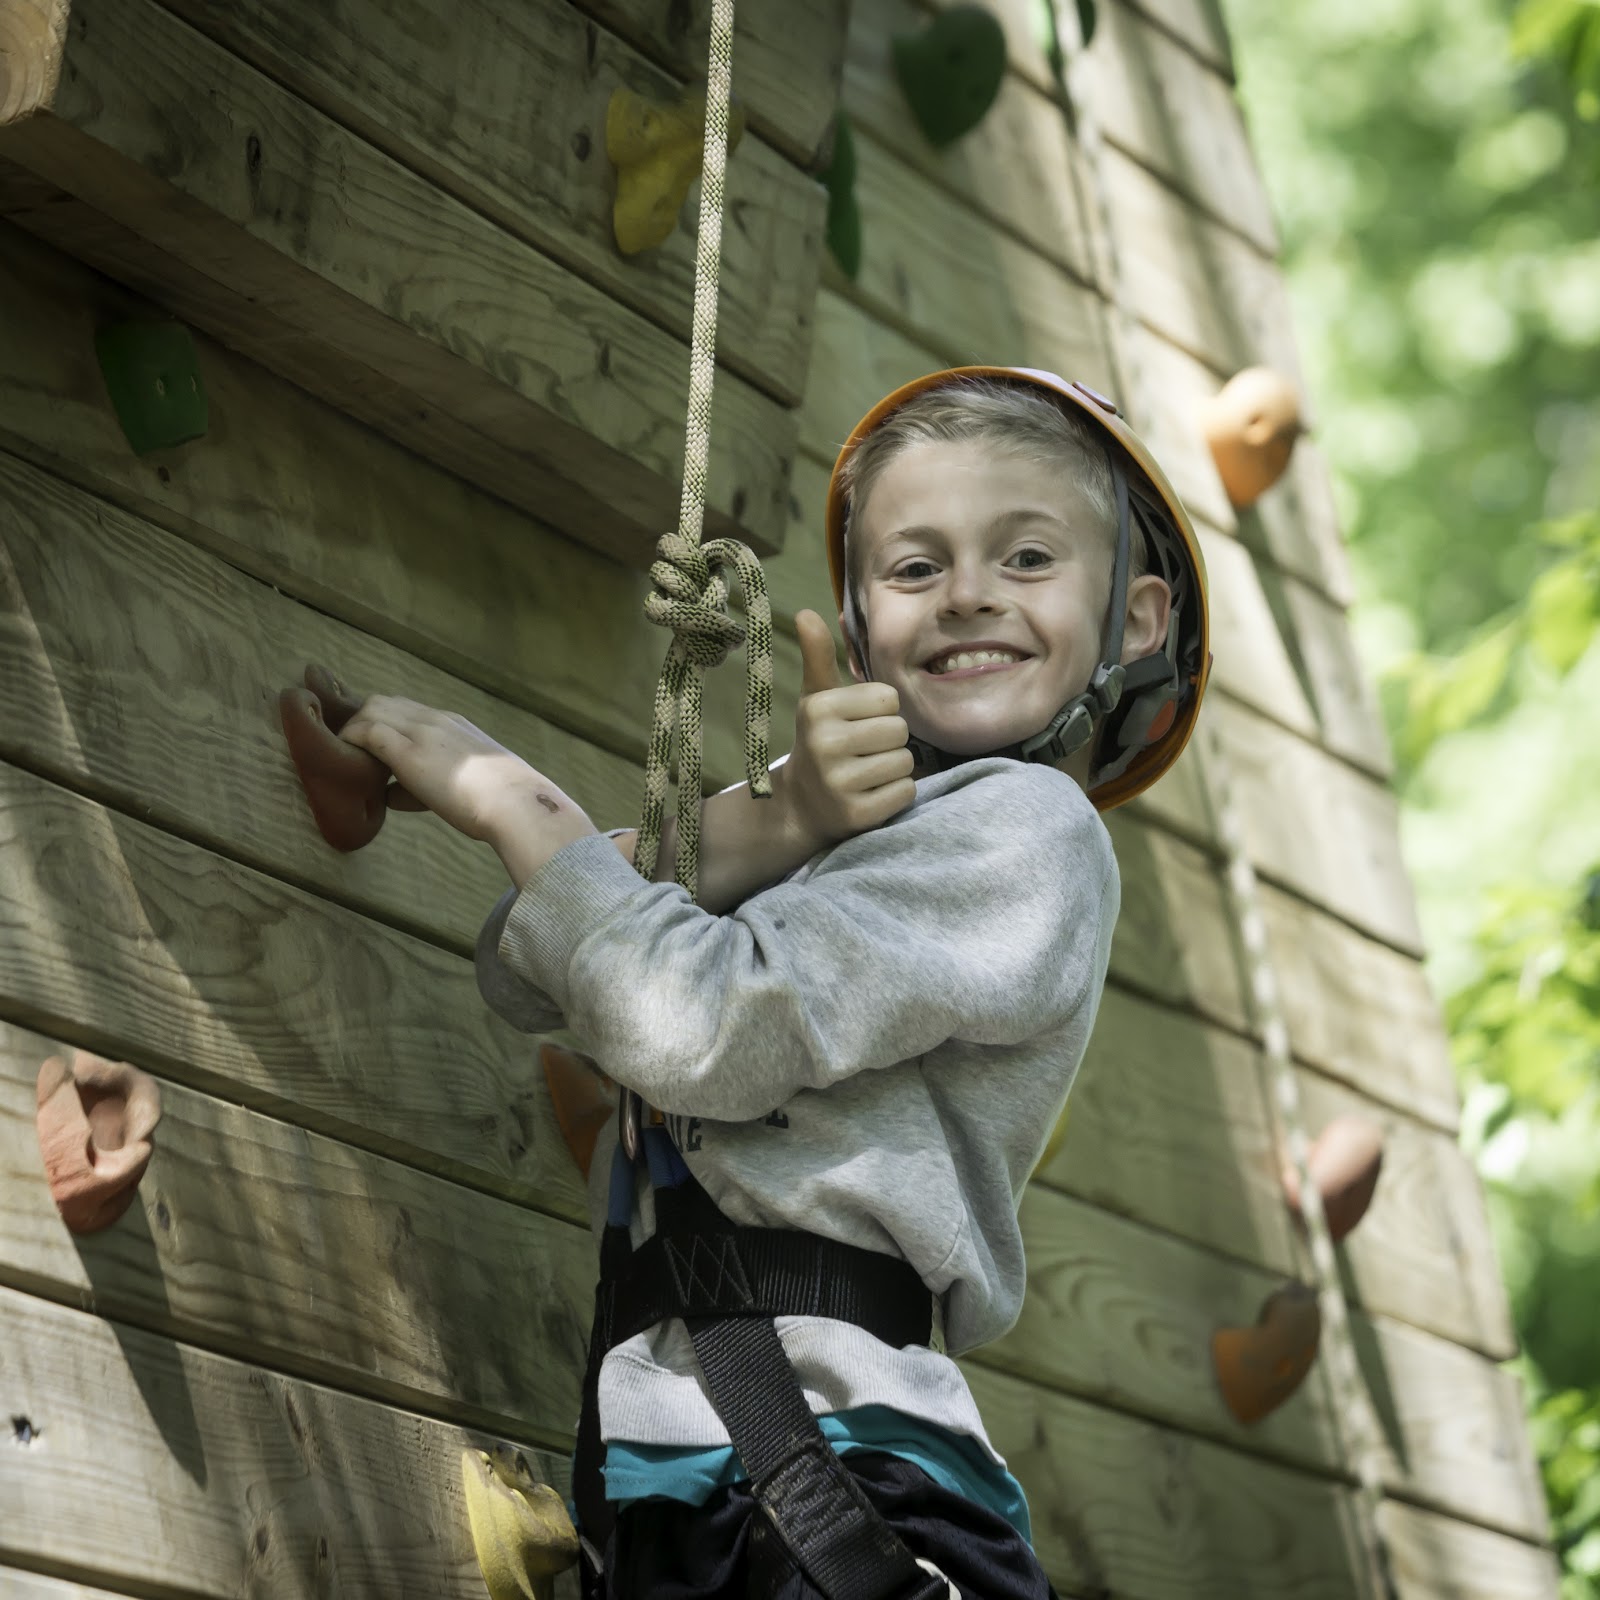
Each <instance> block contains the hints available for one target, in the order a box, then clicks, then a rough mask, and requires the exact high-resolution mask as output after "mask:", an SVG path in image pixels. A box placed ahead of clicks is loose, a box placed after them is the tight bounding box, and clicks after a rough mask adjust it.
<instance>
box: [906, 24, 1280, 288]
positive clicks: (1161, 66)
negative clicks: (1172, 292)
mask: <svg viewBox="0 0 1600 1600" xmlns="http://www.w3.org/2000/svg"><path fill="white" fill-rule="evenodd" d="M929 3H930V4H931V5H933V6H935V7H943V6H948V5H950V4H953V3H954V0H929ZM1058 3H1060V0H1058ZM1157 3H1158V4H1165V0H1157ZM991 9H993V11H994V12H995V14H996V15H997V16H998V17H999V18H1000V21H1001V23H1002V25H1003V26H1004V28H1005V30H1006V47H1007V50H1008V53H1009V55H1010V59H1011V64H1012V66H1013V67H1014V68H1015V70H1016V71H1018V72H1020V73H1021V74H1022V75H1023V76H1024V77H1025V78H1027V79H1028V81H1029V82H1031V83H1032V84H1033V85H1034V86H1035V87H1036V88H1038V89H1041V90H1042V91H1043V92H1044V93H1046V94H1053V93H1054V92H1055V80H1054V78H1053V77H1052V75H1051V72H1050V66H1049V63H1048V61H1047V60H1046V57H1045V45H1044V33H1043V30H1042V29H1041V28H1040V27H1039V19H1038V13H1037V11H1036V10H1035V9H1034V7H1033V6H1032V5H1031V4H1030V0H994V4H993V6H992V8H991ZM1142 10H1143V7H1138V8H1136V7H1134V6H1132V5H1128V4H1124V3H1123V0H1100V3H1099V6H1098V12H1099V19H1100V20H1099V25H1098V27H1097V28H1096V30H1095V38H1094V42H1093V44H1092V45H1091V46H1090V59H1089V63H1088V65H1089V69H1090V70H1089V81H1090V83H1091V84H1092V86H1093V93H1094V96H1095V108H1096V114H1097V115H1098V116H1099V118H1100V122H1101V125H1102V126H1103V127H1104V128H1105V131H1106V137H1107V138H1108V139H1109V140H1110V141H1112V142H1113V143H1115V144H1116V145H1117V146H1118V147H1119V148H1120V149H1122V150H1123V151H1124V152H1126V153H1127V154H1128V155H1130V156H1132V157H1133V158H1134V159H1135V160H1136V161H1140V162H1142V163H1143V164H1144V165H1145V166H1147V167H1148V168H1149V169H1150V170H1151V171H1152V172H1154V173H1155V174H1156V175H1157V176H1158V177H1160V178H1162V179H1163V180H1164V181H1165V182H1167V183H1169V184H1171V185H1172V187H1173V188H1175V189H1177V190H1178V191H1179V192H1181V193H1183V194H1186V195H1187V196H1188V197H1189V198H1190V199H1192V200H1193V201H1195V203H1196V204H1198V205H1201V206H1203V207H1204V208H1205V209H1206V210H1207V211H1208V212H1209V213H1210V214H1211V215H1212V216H1213V217H1215V218H1216V219H1217V220H1218V221H1219V222H1222V223H1225V224H1227V225H1228V226H1229V227H1231V228H1234V229H1236V230H1237V231H1238V232H1239V233H1240V234H1241V235H1242V236H1243V237H1244V238H1246V239H1248V240H1249V241H1250V242H1251V243H1252V244H1253V245H1254V246H1255V247H1256V248H1257V249H1258V250H1260V251H1261V253H1262V254H1263V255H1266V256H1276V255H1277V253H1278V232H1277V226H1276V223H1275V222H1274V219H1273V215H1272V203H1271V200H1270V199H1269V197H1268V195H1267V191H1266V186H1265V185H1264V184H1263V183H1262V181H1261V175H1260V173H1259V171H1258V170H1257V168H1256V161H1255V154H1254V152H1253V151H1252V149H1251V147H1250V136H1249V132H1248V130H1247V129H1246V128H1245V124H1244V114H1243V112H1242V110H1241V109H1240V106H1239V103H1238V101H1237V99H1235V97H1234V93H1233V88H1232V85H1231V84H1230V83H1229V82H1228V81H1227V80H1226V79H1225V78H1224V77H1222V76H1221V75H1219V74H1218V73H1217V72H1216V71H1214V70H1213V69H1212V68H1211V67H1209V66H1207V65H1205V64H1203V63H1202V62H1201V61H1200V60H1199V59H1197V58H1196V56H1195V55H1194V53H1193V52H1192V51H1191V50H1189V49H1186V48H1185V47H1184V46H1183V45H1181V44H1179V43H1178V42H1177V41H1176V40H1175V39H1173V38H1172V37H1171V36H1170V34H1169V33H1168V32H1167V30H1166V29H1165V28H1163V27H1161V26H1159V25H1153V24H1152V23H1151V22H1150V21H1148V20H1147V19H1146V18H1145V16H1143V15H1142V14H1141V12H1142Z"/></svg>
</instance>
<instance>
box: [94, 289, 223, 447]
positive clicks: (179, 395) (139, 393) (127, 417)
mask: <svg viewBox="0 0 1600 1600" xmlns="http://www.w3.org/2000/svg"><path fill="white" fill-rule="evenodd" d="M94 348H95V354H96V355H98V356H99V358H100V372H101V375H102V376H103V377H104V378H105V380H106V390H107V392H108V393H109V394H110V396H111V405H112V408H113V409H114V410H115V411H116V413H117V421H118V422H120V423H121V424H122V431H123V434H124V435H125V436H126V438H127V440H128V443H129V444H130V445H131V446H132V447H133V453H134V454H135V455H139V456H144V455H149V454H150V452H151V451H152V450H170V449H171V448H172V447H173V446H174V445H179V444H185V443H187V442H188V441H189V440H190V439H198V438H200V437H201V436H202V435H203V434H204V433H205V431H206V425H207V420H208V418H207V406H206V391H205V387H204V386H203V385H202V383H201V382H200V362H199V356H198V353H197V351H196V350H195V347H194V338H193V336H192V335H191V334H190V332H189V330H188V329H187V328H186V327H184V325H183V324H182V323H181V322H142V321H129V322H117V323H113V324H111V325H110V326H109V327H106V328H102V329H101V330H100V332H99V333H97V334H96V335H95V341H94Z"/></svg>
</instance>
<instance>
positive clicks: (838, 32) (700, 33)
mask: <svg viewBox="0 0 1600 1600" xmlns="http://www.w3.org/2000/svg"><path fill="white" fill-rule="evenodd" d="M578 8H579V10H581V11H583V12H585V13H587V14H588V15H589V16H591V17H594V18H596V19H597V20H598V21H599V22H601V23H603V24H604V25H605V26H606V27H608V28H611V29H613V30H615V31H616V32H617V33H619V34H621V35H622V36H623V37H624V38H625V39H627V40H628V42H629V43H630V44H632V45H633V46H634V48H635V49H637V50H640V51H642V52H643V53H644V54H645V55H647V56H649V57H650V58H651V59H652V60H653V61H656V62H658V63H659V64H660V65H661V66H663V67H664V68H666V70H667V71H669V72H671V73H673V74H674V75H675V76H676V77H679V78H682V79H695V78H704V77H705V75H706V58H707V47H708V41H709V39H710V36H711V0H678V3H675V4H673V5H667V6H663V5H662V4H661V3H660V0H578ZM848 9H849V0H740V3H739V5H738V6H737V7H735V9H734V19H733V89H734V93H735V94H736V95H738V97H739V98H740V100H741V101H743V102H744V104H745V105H746V106H747V107H748V108H749V112H750V124H751V126H752V127H753V128H754V129H755V130H756V132H757V133H759V134H760V135H761V136H762V137H763V138H765V139H769V140H771V142H772V143H773V144H775V145H776V146H777V147H778V148H779V149H780V150H782V151H783V152H784V153H785V154H786V155H787V156H788V157H789V158H790V159H791V160H792V161H795V162H798V163H799V165H800V166H802V167H804V168H805V169H806V170H807V171H812V172H814V171H818V170H820V169H821V168H823V167H826V166H827V155H828V151H829V149H830V148H831V147H830V143H829V141H830V140H831V138H832V133H833V115H834V110H835V108H836V106H837V104H838V98H839V74H840V67H841V62H842V59H843V56H844V37H845V22H846V14H847V12H848Z"/></svg>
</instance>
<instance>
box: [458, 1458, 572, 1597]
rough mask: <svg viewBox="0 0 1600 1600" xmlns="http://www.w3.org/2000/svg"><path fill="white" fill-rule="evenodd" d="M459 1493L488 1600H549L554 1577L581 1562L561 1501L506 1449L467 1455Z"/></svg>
mask: <svg viewBox="0 0 1600 1600" xmlns="http://www.w3.org/2000/svg"><path fill="white" fill-rule="evenodd" d="M461 1488H462V1492H463V1494H464V1495H465V1496H466V1501H467V1522H468V1524H469V1525H470V1527H471V1529H472V1543H473V1547H474V1549H475V1550H476V1551H477V1554H478V1569H479V1571H481V1572H482V1573H483V1581H484V1584H485V1585H486V1586H487V1588H488V1590H489V1596H490V1600H551V1597H552V1596H553V1595H554V1594H555V1580H556V1575H557V1574H558V1573H561V1572H565V1571H566V1569H567V1568H568V1567H570V1566H571V1565H572V1564H573V1563H574V1562H575V1561H576V1560H577V1559H578V1535H577V1531H576V1530H575V1529H574V1528H573V1526H572V1519H571V1518H570V1517H568V1515H567V1508H566V1506H565V1505H564V1504H563V1503H562V1499H561V1496H560V1495H559V1494H557V1493H556V1491H555V1490H554V1489H552V1488H551V1487H550V1486H549V1484H547V1483H540V1482H539V1481H538V1480H537V1479H536V1478H535V1477H534V1476H533V1474H532V1473H531V1472H530V1471H529V1470H528V1464H527V1462H526V1461H525V1460H524V1459H523V1457H522V1456H521V1455H520V1454H516V1453H514V1452H512V1451H510V1450H507V1449H506V1448H505V1447H504V1446H497V1447H496V1448H495V1450H494V1451H493V1453H492V1454H490V1453H485V1452H484V1451H482V1450H463V1451H462V1452H461Z"/></svg>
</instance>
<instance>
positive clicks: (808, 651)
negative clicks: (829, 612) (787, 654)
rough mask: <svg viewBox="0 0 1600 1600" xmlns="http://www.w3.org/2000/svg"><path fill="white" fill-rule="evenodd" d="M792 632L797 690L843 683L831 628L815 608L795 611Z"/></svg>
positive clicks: (809, 691)
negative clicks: (797, 655) (797, 656)
mask: <svg viewBox="0 0 1600 1600" xmlns="http://www.w3.org/2000/svg"><path fill="white" fill-rule="evenodd" d="M794 631H795V632H796V633H797V634H798V635H799V636H800V693H801V694H802V695H807V694H820V693H821V692H822V691H823V690H824V689H836V688H838V686H839V685H840V684H841V683H843V682H845V681H846V680H845V678H844V677H843V675H842V674H841V673H840V671H839V658H838V656H837V655H836V654H835V652H834V645H833V630H832V629H831V628H830V627H829V626H828V624H827V623H826V622H824V621H823V620H822V618H821V616H820V615H818V613H817V612H815V611H797V612H796V613H795V618H794Z"/></svg>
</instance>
